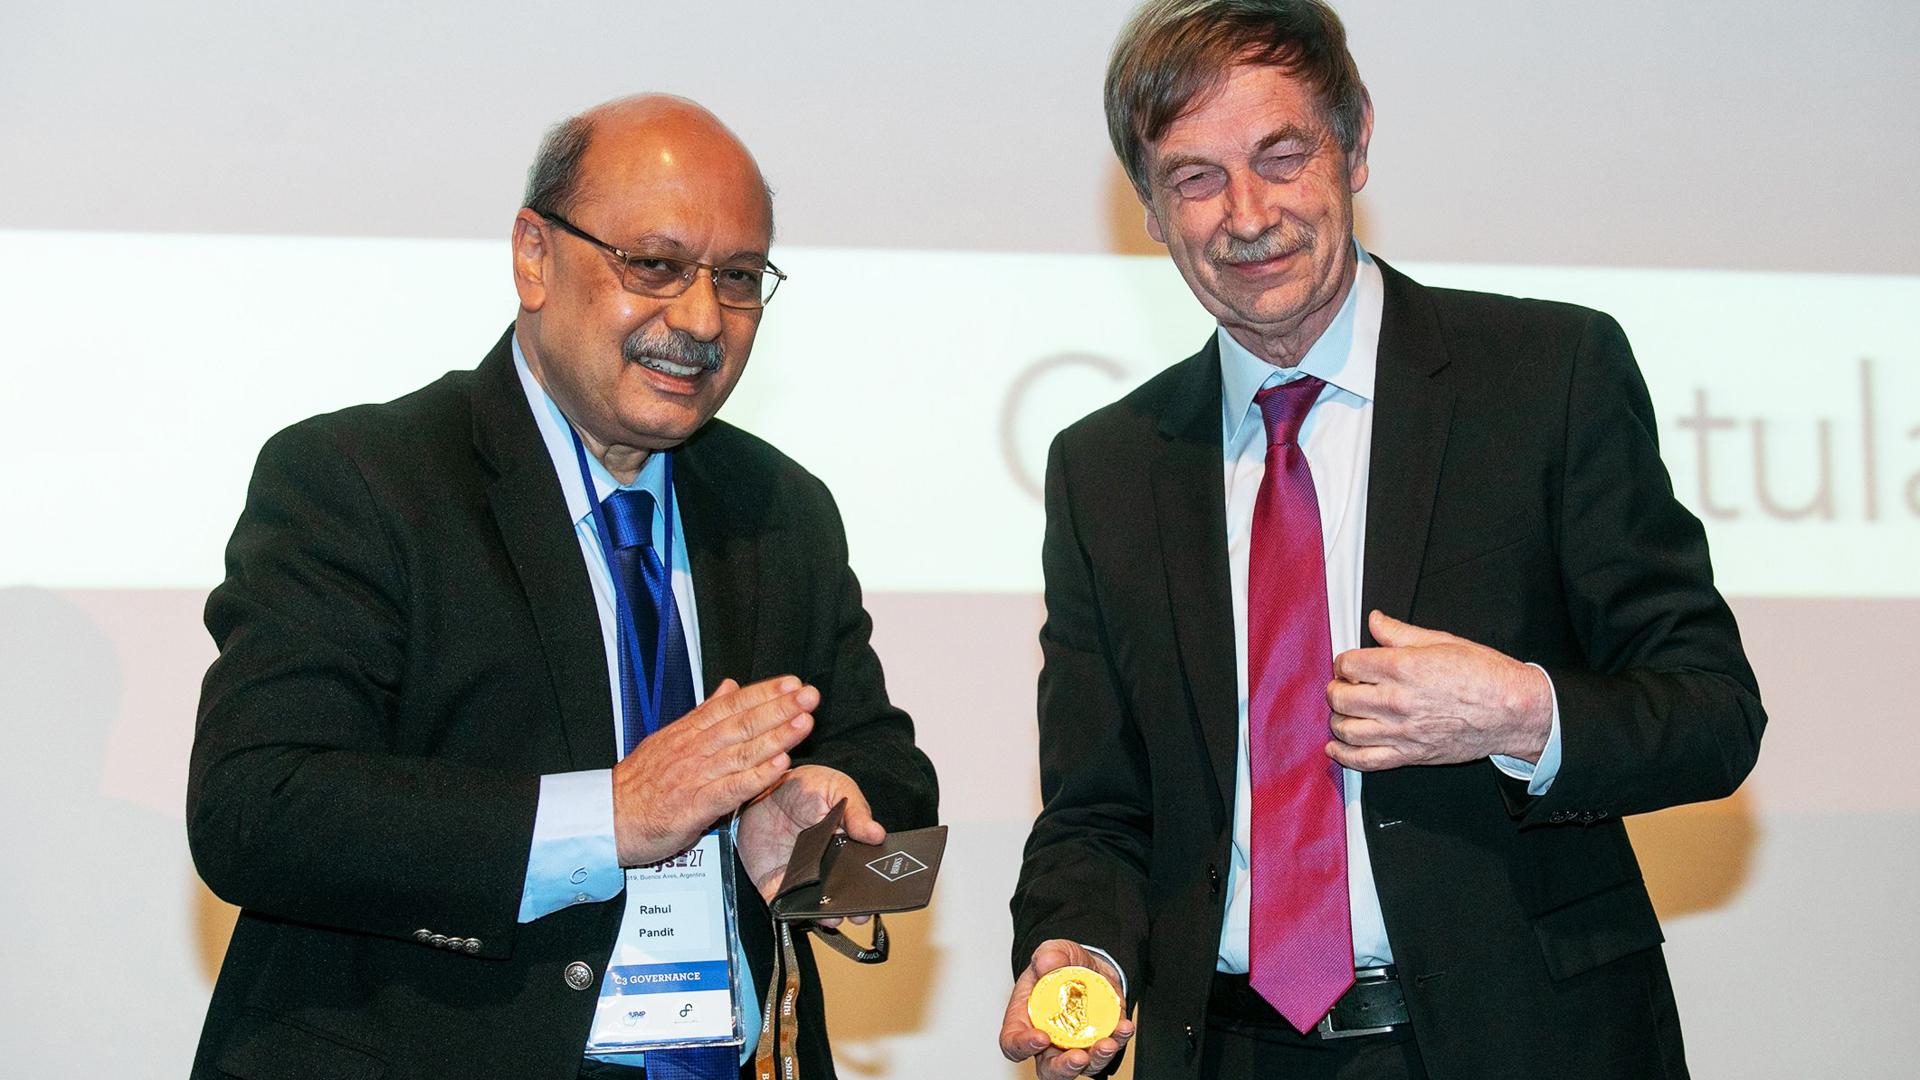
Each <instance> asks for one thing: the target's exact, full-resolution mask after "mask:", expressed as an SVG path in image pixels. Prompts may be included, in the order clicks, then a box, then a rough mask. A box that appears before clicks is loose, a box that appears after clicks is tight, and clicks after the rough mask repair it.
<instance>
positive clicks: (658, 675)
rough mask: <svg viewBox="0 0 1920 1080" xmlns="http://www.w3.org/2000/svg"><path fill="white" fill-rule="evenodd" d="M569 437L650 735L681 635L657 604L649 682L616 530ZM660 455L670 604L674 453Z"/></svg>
mask: <svg viewBox="0 0 1920 1080" xmlns="http://www.w3.org/2000/svg"><path fill="white" fill-rule="evenodd" d="M568 433H569V434H571V435H572V436H573V456H574V458H575V459H576V460H577V461H579V463H580V484H581V486H582V487H583V488H584V489H585V490H586V493H587V505H589V506H591V507H593V527H594V528H595V529H596V530H598V531H599V533H600V536H599V539H600V561H601V562H602V563H604V564H606V567H607V578H608V580H610V581H611V582H612V583H613V606H614V610H615V611H616V612H618V615H619V617H618V619H617V620H616V622H617V625H618V626H619V627H620V629H619V630H618V631H616V632H617V633H619V634H621V635H622V636H623V638H624V640H623V641H622V644H623V645H624V646H625V647H626V650H627V655H629V656H631V657H633V661H634V668H635V670H634V673H633V676H634V678H635V679H637V680H639V682H640V685H641V692H640V694H639V695H637V696H638V697H639V699H640V721H641V724H642V725H643V728H644V730H645V731H646V733H647V734H648V735H651V734H653V733H654V732H656V731H658V730H660V688H661V686H662V684H664V683H665V682H666V679H665V677H664V675H663V672H664V671H665V669H666V666H667V635H668V634H670V633H678V632H680V628H679V627H678V626H668V625H667V620H666V604H664V603H661V602H659V601H656V602H655V603H654V605H653V609H654V618H655V619H656V620H658V622H657V625H658V626H659V628H660V629H659V632H658V633H656V634H654V636H653V640H654V653H653V673H654V675H653V678H652V679H648V678H647V672H646V669H645V667H644V665H642V664H641V663H640V628H639V626H638V625H637V624H635V622H634V620H633V601H631V600H630V599H628V597H627V582H626V577H625V575H623V574H621V573H620V568H619V567H618V566H615V565H614V562H613V547H612V545H613V529H612V528H611V527H610V526H609V525H608V524H607V509H606V507H604V506H602V505H600V500H599V498H598V497H597V496H596V494H595V492H594V488H593V471H592V470H591V469H589V468H588V467H587V448H586V445H585V444H584V443H582V442H581V441H580V433H579V432H578V431H575V430H573V429H572V426H571V425H569V427H568ZM658 452H659V453H660V454H661V455H662V456H664V457H665V458H666V485H665V486H666V511H665V512H666V515H667V557H666V559H665V560H664V561H663V564H664V573H663V575H662V577H663V580H664V587H665V589H666V590H667V597H666V598H667V599H668V600H671V599H672V597H673V451H671V450H662V451H658ZM647 529H648V530H649V531H651V530H652V529H653V522H651V521H649V522H647ZM632 721H633V718H632V717H630V716H622V717H621V723H622V724H623V725H624V724H628V723H631V722H632Z"/></svg>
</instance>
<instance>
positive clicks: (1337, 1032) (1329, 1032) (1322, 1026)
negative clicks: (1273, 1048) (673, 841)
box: [1313, 968, 1396, 1042]
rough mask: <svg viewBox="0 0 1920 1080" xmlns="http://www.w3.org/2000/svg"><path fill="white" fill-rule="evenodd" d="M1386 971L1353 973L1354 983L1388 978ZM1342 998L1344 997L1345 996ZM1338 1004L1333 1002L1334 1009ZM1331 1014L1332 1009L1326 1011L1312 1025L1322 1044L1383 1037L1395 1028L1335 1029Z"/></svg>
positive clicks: (1371, 969)
mask: <svg viewBox="0 0 1920 1080" xmlns="http://www.w3.org/2000/svg"><path fill="white" fill-rule="evenodd" d="M1388 970H1389V969H1387V968H1362V969H1360V970H1359V971H1356V972H1354V978H1355V982H1356V983H1357V982H1358V981H1359V980H1361V979H1382V978H1390V976H1388V975H1387V971H1388ZM1342 996H1343V997H1344V996H1345V995H1342ZM1339 1004H1340V1003H1339V1002H1337V1001H1336V1002H1334V1006H1335V1008H1337V1007H1338V1006H1339ZM1333 1013H1334V1010H1333V1009H1328V1010H1327V1014H1326V1015H1325V1016H1322V1017H1321V1018H1320V1022H1319V1023H1317V1024H1315V1025H1313V1030H1314V1031H1315V1032H1316V1033H1318V1034H1319V1036H1320V1039H1321V1041H1323V1042H1324V1041H1327V1040H1330V1039H1356V1038H1359V1037H1360V1036H1362V1035H1384V1034H1386V1033H1387V1032H1389V1031H1392V1030H1393V1029H1394V1027H1395V1026H1396V1025H1394V1024H1388V1025H1386V1026H1385V1027H1357V1028H1337V1027H1334V1026H1333Z"/></svg>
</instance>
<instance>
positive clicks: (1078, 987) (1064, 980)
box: [1027, 967, 1120, 1050]
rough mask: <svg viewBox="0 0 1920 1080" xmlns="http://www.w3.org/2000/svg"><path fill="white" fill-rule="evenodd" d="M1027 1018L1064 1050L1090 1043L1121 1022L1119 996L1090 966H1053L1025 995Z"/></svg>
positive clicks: (1111, 1032)
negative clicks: (1031, 990)
mask: <svg viewBox="0 0 1920 1080" xmlns="http://www.w3.org/2000/svg"><path fill="white" fill-rule="evenodd" d="M1027 1019H1029V1020H1031V1021H1033V1026H1034V1027H1037V1028H1039V1029H1040V1030H1041V1031H1044V1032H1046V1033H1047V1034H1048V1035H1049V1036H1051V1037H1052V1039H1053V1045H1055V1046H1058V1047H1061V1048H1063V1049H1067V1050H1080V1049H1085V1048H1086V1047H1089V1046H1092V1045H1093V1044H1094V1043H1097V1042H1099V1041H1100V1040H1101V1039H1104V1038H1106V1037H1107V1036H1108V1035H1111V1034H1113V1029H1114V1026H1115V1025H1116V1024H1118V1023H1120V995H1119V994H1116V993H1114V992H1113V984H1111V983H1109V982H1107V980H1106V979H1105V978H1104V977H1102V976H1101V974H1100V973H1099V972H1097V971H1094V970H1092V969H1091V968H1083V967H1063V968H1055V969H1053V970H1052V971H1049V972H1047V973H1046V974H1045V975H1042V976H1041V977H1040V982H1039V984H1038V985H1036V986H1035V987H1034V988H1033V993H1032V994H1030V995H1028V997H1027Z"/></svg>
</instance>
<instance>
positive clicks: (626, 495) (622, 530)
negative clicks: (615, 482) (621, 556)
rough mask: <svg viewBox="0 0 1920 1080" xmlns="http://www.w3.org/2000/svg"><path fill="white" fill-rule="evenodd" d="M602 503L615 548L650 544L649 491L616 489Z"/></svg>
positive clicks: (621, 548) (651, 532)
mask: <svg viewBox="0 0 1920 1080" xmlns="http://www.w3.org/2000/svg"><path fill="white" fill-rule="evenodd" d="M605 505H606V508H607V527H608V528H609V529H611V530H612V532H613V547H614V550H615V551H625V550H626V549H627V548H631V547H651V546H653V492H651V491H626V490H622V491H616V492H614V493H613V494H611V495H609V496H607V501H606V504H605Z"/></svg>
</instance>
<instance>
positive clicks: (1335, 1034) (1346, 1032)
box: [1313, 1012, 1394, 1042]
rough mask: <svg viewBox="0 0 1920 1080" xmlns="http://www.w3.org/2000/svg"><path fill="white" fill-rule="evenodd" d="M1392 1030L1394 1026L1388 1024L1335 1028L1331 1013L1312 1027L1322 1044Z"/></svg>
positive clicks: (1382, 1033) (1380, 1033)
mask: <svg viewBox="0 0 1920 1080" xmlns="http://www.w3.org/2000/svg"><path fill="white" fill-rule="evenodd" d="M1393 1028H1394V1025H1392V1024H1388V1025H1387V1026H1386V1027H1363V1028H1336V1027H1334V1026H1333V1013H1332V1012H1328V1013H1327V1015H1325V1016H1323V1017H1321V1018H1320V1022H1319V1023H1318V1024H1315V1025H1313V1030H1314V1031H1316V1032H1318V1033H1319V1035H1320V1039H1321V1041H1323V1042H1324V1041H1326V1040H1328V1039H1353V1038H1358V1037H1359V1036H1361V1035H1384V1034H1386V1033H1387V1032H1389V1031H1392V1030H1393Z"/></svg>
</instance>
